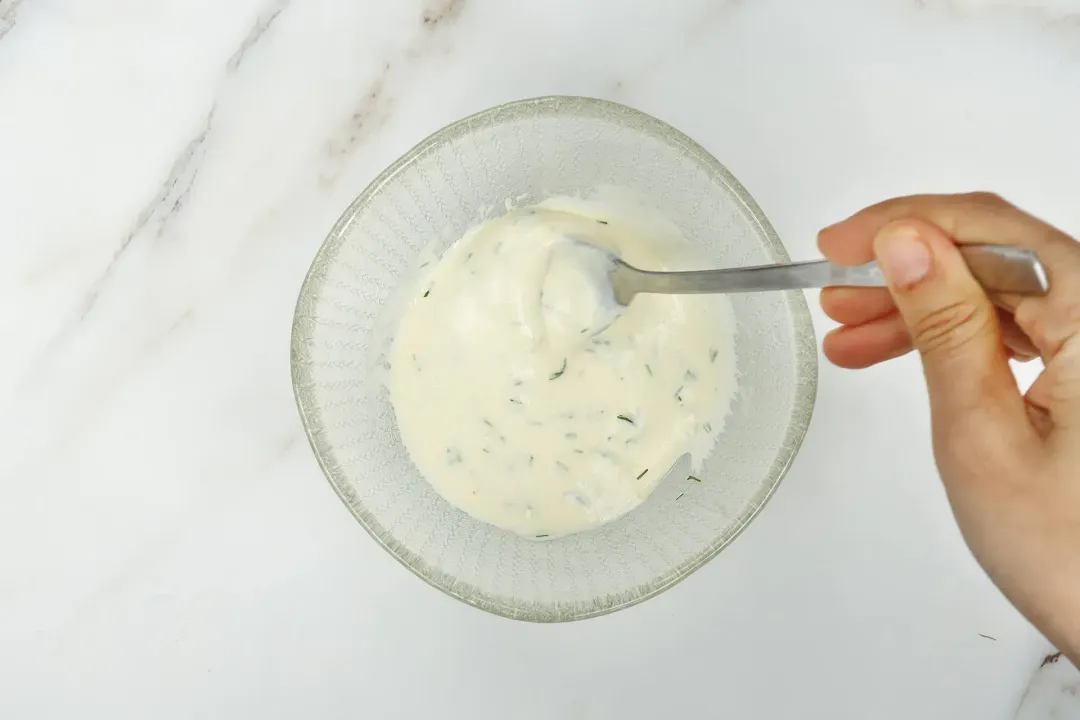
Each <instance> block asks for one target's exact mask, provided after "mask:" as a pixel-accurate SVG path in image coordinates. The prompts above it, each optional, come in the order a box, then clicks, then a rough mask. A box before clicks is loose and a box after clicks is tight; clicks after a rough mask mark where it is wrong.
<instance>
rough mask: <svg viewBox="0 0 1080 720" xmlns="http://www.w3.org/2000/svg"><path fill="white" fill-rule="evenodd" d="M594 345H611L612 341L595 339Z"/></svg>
mask: <svg viewBox="0 0 1080 720" xmlns="http://www.w3.org/2000/svg"><path fill="white" fill-rule="evenodd" d="M592 342H593V345H610V344H611V341H610V340H608V339H607V338H593V341H592Z"/></svg>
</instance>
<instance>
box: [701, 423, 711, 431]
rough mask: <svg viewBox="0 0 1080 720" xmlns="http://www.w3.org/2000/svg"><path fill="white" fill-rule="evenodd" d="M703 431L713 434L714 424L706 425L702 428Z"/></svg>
mask: <svg viewBox="0 0 1080 720" xmlns="http://www.w3.org/2000/svg"><path fill="white" fill-rule="evenodd" d="M701 429H702V430H704V431H705V432H707V433H711V432H712V424H711V423H704V424H703V425H702V426H701Z"/></svg>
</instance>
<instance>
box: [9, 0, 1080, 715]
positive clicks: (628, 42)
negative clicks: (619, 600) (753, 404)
mask: <svg viewBox="0 0 1080 720" xmlns="http://www.w3.org/2000/svg"><path fill="white" fill-rule="evenodd" d="M551 93H560V94H582V95H593V96H598V97H603V98H608V99H611V100H616V101H619V102H623V103H627V104H630V105H633V106H635V107H637V108H639V109H641V110H644V111H646V112H649V113H651V114H654V115H656V116H658V117H660V118H661V119H663V120H666V121H668V122H670V123H671V124H673V125H675V126H676V127H678V128H679V129H681V130H683V131H685V132H687V133H689V134H690V135H691V136H693V137H694V138H695V139H696V140H698V141H699V142H701V143H702V144H703V145H704V146H705V147H706V148H708V149H709V150H710V151H711V152H712V153H714V154H715V155H716V156H717V157H718V158H719V159H720V160H721V161H722V162H723V163H725V164H726V165H727V166H728V167H729V168H730V169H731V170H732V171H733V172H734V173H735V175H736V176H738V177H739V179H740V180H741V181H742V182H743V183H744V184H745V185H746V186H747V187H748V188H749V190H750V191H751V193H753V194H754V195H755V197H756V198H757V200H758V202H759V203H760V204H761V206H762V207H763V208H764V210H765V212H766V213H767V214H768V215H769V216H770V218H771V220H772V222H773V224H774V225H775V226H776V228H777V230H778V231H779V233H780V235H781V237H782V238H783V239H784V241H785V243H786V244H787V246H788V248H789V249H790V250H791V252H792V254H793V256H795V257H797V258H810V257H812V256H813V255H814V253H815V250H814V234H815V231H816V229H817V228H819V227H821V226H823V225H825V224H827V223H829V222H832V221H834V220H836V219H839V218H841V217H843V216H845V215H846V214H848V213H850V212H852V211H854V210H856V209H858V208H859V207H860V206H862V205H865V204H868V203H870V202H873V201H876V200H879V199H883V198H884V197H887V196H891V195H896V194H902V193H909V192H918V191H960V190H969V189H989V190H994V191H996V192H999V193H1001V194H1003V195H1005V196H1006V197H1008V198H1010V199H1012V200H1013V201H1015V202H1017V203H1019V204H1020V205H1022V206H1024V207H1026V208H1028V209H1029V210H1031V211H1033V212H1035V213H1037V214H1040V215H1042V216H1044V217H1046V218H1047V219H1049V220H1051V221H1052V222H1055V223H1056V224H1058V225H1060V226H1062V227H1063V228H1065V229H1067V230H1071V231H1072V232H1074V233H1076V232H1078V231H1080V202H1077V192H1078V188H1080V135H1078V133H1077V130H1076V128H1077V118H1078V117H1080V0H1058V1H1056V2H1055V1H1052V0H1042V1H1040V0H1028V1H1024V0H1013V1H1006V0H966V1H964V0H821V1H820V2H813V3H810V2H793V1H787V2H785V1H784V0H678V1H676V2H663V3H661V2H649V1H648V0H591V1H590V2H582V1H581V0H544V2H528V1H527V0H512V1H510V0H430V1H427V0H425V1H422V0H230V2H220V1H219V0H158V2H154V3H143V2H138V0H98V1H97V2H77V1H73V0H67V1H65V0H0V280H2V282H0V288H2V290H0V293H2V296H0V300H2V301H0V329H2V331H3V335H2V336H3V338H4V342H3V350H2V352H0V392H2V396H3V398H4V402H3V403H2V404H0V423H2V425H0V443H2V446H0V448H2V451H0V478H2V482H3V489H4V494H5V497H4V500H3V502H0V548H3V550H2V551H0V717H4V718H67V717H84V718H97V717H109V718H151V717H152V718H158V719H166V718H193V717H198V718H237V717H260V718H296V717H304V718H345V717H350V718H352V717H373V718H420V717H436V716H438V717H470V718H515V719H516V718H525V719H528V718H568V719H584V718H638V717H641V718H646V717H649V718H651V717H679V718H704V717H709V718H711V717H750V718H757V717H760V718H782V717H813V718H816V717H829V718H867V717H873V718H913V717H917V718H921V719H923V720H932V719H934V718H948V719H950V720H955V719H957V718H980V719H986V718H989V719H994V718H1001V719H1006V718H1012V717H1013V716H1014V715H1015V713H1016V712H1017V708H1018V707H1019V706H1020V703H1021V698H1022V697H1023V696H1024V694H1025V692H1026V688H1027V687H1028V684H1029V681H1030V680H1031V678H1032V676H1033V675H1034V674H1035V673H1036V671H1037V669H1038V668H1039V666H1040V664H1041V663H1042V661H1043V658H1044V657H1046V656H1047V654H1048V653H1050V652H1051V648H1050V647H1049V646H1048V645H1047V643H1046V641H1045V640H1043V639H1042V638H1041V637H1040V636H1039V635H1038V633H1037V632H1036V631H1035V630H1034V629H1033V628H1031V627H1030V626H1029V625H1028V624H1027V623H1026V622H1025V621H1024V620H1023V619H1022V618H1021V617H1020V616H1019V615H1018V614H1017V613H1016V612H1015V611H1014V610H1013V608H1012V607H1011V606H1010V605H1009V604H1008V603H1007V602H1006V601H1005V600H1004V599H1003V598H1002V597H1001V596H1000V595H999V594H998V593H997V591H996V589H995V588H994V587H993V586H992V585H991V584H990V582H989V581H988V580H987V579H986V577H985V576H984V575H983V573H982V572H981V571H980V569H979V568H978V567H977V566H976V564H975V562H974V561H973V560H972V559H971V557H970V556H969V554H968V552H967V550H966V549H965V547H964V544H963V542H962V541H961V539H960V537H959V534H958V532H957V531H956V529H955V527H954V525H953V523H952V520H951V516H950V513H949V509H948V507H947V506H946V503H945V500H944V497H943V492H942V490H941V487H940V485H939V482H938V480H937V479H936V475H935V472H934V468H933V461H932V458H931V454H930V446H929V432H928V422H927V414H926V407H925V406H926V401H925V397H924V395H923V393H922V390H921V379H920V375H919V368H918V365H917V363H916V362H914V361H913V360H911V359H906V360H902V361H899V362H895V363H892V364H890V365H888V366H886V367H881V368H878V369H875V370H871V371H866V372H860V373H848V372H843V371H840V370H837V369H835V368H832V367H830V366H828V365H827V364H823V365H822V369H821V379H820V388H819V394H818V401H817V409H816V414H815V418H814V421H813V424H812V426H811V429H810V432H809V434H808V436H807V439H806V443H805V445H804V448H803V450H802V452H801V453H800V455H799V457H798V459H797V461H796V462H795V465H794V467H793V468H792V470H791V472H790V474H789V476H788V477H787V479H786V480H785V482H784V484H783V485H782V487H781V489H780V491H779V492H778V494H777V495H776V497H775V498H774V499H773V500H772V502H771V503H770V505H769V506H768V507H767V508H766V510H765V512H764V513H763V514H762V515H761V516H760V517H759V519H758V520H756V521H755V522H754V523H753V525H752V526H751V527H750V528H749V530H748V531H747V532H746V533H744V534H743V535H742V536H741V537H740V538H739V539H738V541H737V542H735V543H734V545H732V546H731V547H730V548H729V549H728V550H726V551H725V552H724V553H722V554H721V555H720V556H719V557H718V558H717V559H716V560H714V561H713V562H711V563H710V564H708V565H707V566H706V567H705V568H703V569H702V570H700V571H698V572H697V573H696V574H694V575H693V576H692V577H690V578H689V579H688V580H686V581H685V582H683V583H682V584H680V585H679V586H677V587H676V588H674V589H672V590H670V591H668V592H666V593H664V594H662V595H660V596H659V597H657V598H655V599H652V600H650V601H648V602H646V603H644V604H642V605H640V606H637V607H633V608H631V609H628V610H625V611H622V612H618V613H615V614H613V615H609V616H606V617H603V618H598V619H594V620H589V621H585V622H581V623H574V624H570V625H559V626H537V625H529V624H522V623H515V622H512V621H508V620H504V619H501V618H497V617H494V616H490V615H487V614H484V613H482V612H479V611H477V610H474V609H472V608H470V607H467V606H465V605H463V604H461V603H459V602H457V601H455V600H452V599H450V598H449V597H447V596H445V595H443V594H441V593H439V592H437V591H435V590H433V589H431V588H429V587H428V586H426V585H425V584H424V583H423V582H421V581H420V580H418V579H417V578H415V577H414V576H413V575H411V574H410V573H409V572H408V571H407V570H405V569H404V568H403V567H401V566H400V565H398V564H397V563H396V562H395V561H394V560H393V559H392V558H391V557H390V556H389V555H387V554H386V553H385V552H383V551H382V550H381V549H380V548H379V547H378V546H377V545H376V544H375V543H374V542H372V540H371V539H370V538H369V537H368V536H367V534H366V533H365V532H364V531H363V530H362V529H361V527H360V526H359V525H358V524H357V523H356V522H355V521H354V520H353V518H352V517H351V516H350V515H349V513H348V512H347V511H346V510H345V508H344V507H343V506H342V505H341V503H340V502H339V501H338V500H337V498H336V497H335V495H334V493H333V491H332V490H331V488H330V486H329V485H328V483H327V482H326V481H325V480H324V479H323V477H322V475H321V473H320V471H319V469H318V467H317V465H316V463H315V461H314V459H313V457H312V454H311V452H310V450H309V448H308V445H307V443H306V442H305V441H304V438H303V433H302V430H301V426H300V421H299V418H298V416H297V412H296V409H295V406H294V403H293V398H292V391H291V387H290V382H289V367H288V364H289V356H288V342H289V332H290V323H291V316H292V310H293V304H294V302H295V299H296V294H297V291H298V289H299V286H300V282H301V279H302V277H303V275H304V273H305V271H306V269H307V266H308V263H309V261H310V259H311V258H312V256H313V255H314V253H315V250H316V248H317V247H318V246H319V244H320V243H321V242H322V240H323V238H324V236H325V234H326V232H327V230H328V229H329V228H330V226H331V225H332V223H333V222H334V220H335V219H336V218H337V216H338V214H339V213H340V212H341V211H342V209H343V208H344V207H345V206H346V205H347V204H348V202H349V201H350V200H351V199H352V198H353V197H354V196H355V195H356V194H357V193H358V192H359V191H360V190H361V189H362V188H363V187H364V185H365V184H366V183H367V182H368V181H369V180H371V179H372V178H373V177H374V176H375V175H376V174H377V173H378V172H379V171H380V170H381V169H382V168H383V167H384V166H385V165H387V164H388V163H389V162H390V161H392V160H393V159H394V158H395V157H397V156H398V155H400V154H401V153H402V152H403V151H405V150H406V149H407V148H409V147H410V146H411V145H413V144H414V143H415V142H417V141H418V140H420V139H421V138H422V137H424V136H425V135H427V134H428V133H430V132H432V131H434V130H435V129H437V128H438V127H440V126H442V125H444V124H445V123H447V122H449V121H452V120H454V119H456V118H458V117H460V116H462V115H465V114H468V113H470V112H473V111H477V110H480V109H483V108H485V107H487V106H490V105H493V104H496V103H500V102H503V101H508V100H512V99H517V98H521V97H527V96H534V95H542V94H551ZM815 322H816V324H817V327H818V330H819V332H820V331H824V330H825V329H826V328H827V327H828V322H827V321H826V320H825V319H824V318H823V316H822V315H821V314H820V313H819V312H816V311H815ZM1048 667H1050V668H1051V669H1053V672H1054V673H1055V675H1054V676H1053V677H1052V678H1050V679H1049V680H1046V681H1045V682H1040V683H1035V684H1033V685H1032V688H1033V689H1034V688H1036V687H1042V686H1052V687H1051V691H1054V692H1056V691H1055V690H1054V688H1058V689H1060V688H1066V689H1067V687H1069V683H1070V682H1074V681H1076V679H1077V677H1078V676H1075V675H1070V674H1068V673H1070V672H1072V673H1075V671H1074V670H1072V669H1071V668H1065V669H1064V670H1059V669H1058V668H1061V667H1062V665H1060V664H1059V663H1051V664H1050V665H1048ZM1044 675H1045V674H1044ZM1059 676H1060V677H1059ZM1040 677H1044V676H1040ZM1040 692H1042V691H1040ZM1047 702H1048V703H1049V702H1050V701H1047ZM1055 702H1056V701H1055ZM1062 702H1064V701H1062ZM1045 707H1047V708H1051V707H1052V706H1051V705H1050V704H1047V705H1045ZM1061 707H1064V705H1062V706H1061ZM1073 708H1074V710H1075V708H1076V706H1075V705H1074V706H1073ZM1050 712H1051V711H1050V710H1046V712H1045V713H1043V712H1042V711H1036V710H1031V711H1029V712H1028V714H1027V715H1025V716H1024V717H1025V718H1028V719H1030V718H1039V717H1051V715H1050V714H1049V713H1050ZM1077 716H1080V715H1077ZM1062 717H1064V716H1063V715H1062Z"/></svg>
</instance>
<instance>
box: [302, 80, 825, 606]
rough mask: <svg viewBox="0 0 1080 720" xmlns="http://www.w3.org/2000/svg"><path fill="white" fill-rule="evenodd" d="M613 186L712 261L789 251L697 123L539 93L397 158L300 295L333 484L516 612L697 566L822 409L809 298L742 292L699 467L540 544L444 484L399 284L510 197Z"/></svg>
mask: <svg viewBox="0 0 1080 720" xmlns="http://www.w3.org/2000/svg"><path fill="white" fill-rule="evenodd" d="M605 186H615V187H618V188H622V189H624V190H628V191H631V192H632V193H634V194H635V195H636V196H639V197H641V198H643V199H644V200H645V201H646V202H647V203H648V204H650V205H652V206H653V207H654V208H655V209H656V210H658V211H659V212H660V213H662V214H663V215H664V216H666V217H667V218H669V219H670V220H672V221H673V222H675V223H676V224H678V225H679V226H680V228H681V229H682V231H683V234H684V235H685V236H686V237H687V238H688V239H690V240H691V241H692V242H695V243H697V244H699V245H700V246H702V248H704V250H705V252H706V253H707V254H708V255H709V257H710V258H711V260H712V261H713V263H714V264H715V265H716V266H717V267H734V266H740V265H757V264H762V263H772V262H784V261H787V260H788V259H789V258H788V255H787V252H786V251H785V250H784V247H783V245H782V244H781V243H780V239H779V238H778V237H777V236H776V233H775V232H774V231H773V229H772V227H771V226H770V225H769V222H768V220H766V219H765V216H764V214H762V212H761V210H760V209H759V208H758V206H757V204H756V203H755V202H754V200H753V199H752V198H751V197H750V195H749V194H748V193H747V192H746V190H745V189H744V188H743V187H742V185H740V184H739V183H738V181H737V180H735V178H734V177H732V175H731V173H729V172H728V171H727V170H726V169H725V168H724V167H723V166H722V165H721V164H720V163H719V162H717V161H716V159H715V158H713V157H712V156H711V155H709V153H707V152H706V151H705V150H704V148H702V147H701V146H700V145H698V144H697V143H695V142H694V141H693V140H691V139H690V138H688V137H687V136H685V135H683V134H682V133H680V132H678V131H677V130H675V129H674V128H672V127H670V126H668V125H666V124H664V123H662V122H660V121H659V120H656V119H655V118H652V117H650V116H648V115H645V114H643V113H640V112H638V111H636V110H632V109H630V108H628V107H624V106H622V105H617V104H615V103H610V102H605V101H601V100H594V99H590V98H579V97H544V98H536V99H532V100H522V101H519V102H513V103H510V104H507V105H502V106H500V107H496V108H492V109H490V110H485V111H484V112H481V113H478V114H476V115H473V116H471V117H468V118H465V119H464V120H460V121H458V122H456V123H454V124H452V125H450V126H448V127H446V128H443V129H442V130H440V131H438V132H437V133H435V134H434V135H432V136H431V137H429V138H427V139H426V140H424V141H423V142H421V143H420V144H419V145H417V146H416V147H415V148H413V149H412V150H410V151H409V152H408V153H406V154H405V155H404V157H402V158H401V159H399V160H398V161H397V162H395V163H394V164H393V165H391V166H390V167H389V168H387V169H386V170H385V171H384V172H383V173H382V174H381V175H379V177H378V178H376V179H375V181H374V182H372V183H371V185H370V186H368V188H367V189H366V190H364V191H363V192H362V193H361V194H360V196H359V197H358V198H356V200H355V201H353V203H352V205H350V206H349V208H348V209H347V210H346V211H345V213H344V214H343V215H342V216H341V219H340V220H338V222H337V224H336V225H335V226H334V228H333V230H331V231H330V234H329V236H328V237H327V239H326V241H325V242H324V243H323V246H322V248H320V250H319V252H318V254H317V255H316V257H315V260H314V261H313V262H312V265H311V269H310V271H309V272H308V275H307V278H306V279H305V280H304V284H303V287H302V288H301V290H300V298H299V300H298V302H297V306H296V317H295V320H294V324H293V332H292V378H293V388H294V391H295V394H296V402H297V405H298V406H299V409H300V416H301V418H302V419H303V423H304V427H305V429H306V431H307V435H308V439H309V441H310V442H311V447H312V449H313V450H314V451H315V455H316V457H317V458H318V461H319V464H320V465H321V467H322V469H323V472H324V473H325V474H326V477H327V478H328V479H329V480H330V483H331V485H333V487H334V489H335V490H336V491H337V493H338V495H339V496H340V497H341V499H342V501H343V502H344V503H345V504H346V506H348V508H349V510H351V511H352V513H353V515H354V516H355V517H356V519H357V520H359V521H360V523H361V524H362V525H363V526H364V528H365V529H367V531H368V532H369V533H371V535H372V537H374V538H375V539H376V540H377V541H378V542H379V544H381V545H382V546H383V547H384V548H385V549H386V550H387V552H389V553H390V554H391V555H393V556H394V557H395V558H397V559H398V560H399V561H401V563H402V564H403V565H405V566H406V567H407V568H409V569H410V570H412V571H413V572H414V573H416V574H417V575H419V576H420V577H421V578H423V579H424V580H426V581H427V582H428V583H430V584H431V585H434V586H435V587H437V588H439V589H440V590H443V591H444V592H446V593H448V594H449V595H452V596H453V597H456V598H458V599H459V600H462V601H463V602H466V603H469V604H470V605H474V606H476V607H478V608H481V609H483V610H487V611H489V612H492V613H496V614H498V615H503V616H506V617H510V618H517V619H521V620H531V621H538V622H555V621H565V620H578V619H582V618H588V617H593V616H596V615H602V614H604V613H608V612H611V611H613V610H618V609H620V608H624V607H627V606H629V605H632V604H634V603H637V602H640V601H642V600H644V599H646V598H649V597H652V596H653V595H656V594H657V593H659V592H662V591H663V590H665V589H667V588H669V587H671V586H672V585H674V584H675V583H677V582H678V581H680V580H682V579H683V578H685V577H686V576H687V575H689V574H690V573H692V572H693V571H694V570H696V569H697V568H699V567H701V566H702V565H703V564H704V563H705V562H706V561H708V560H709V559H710V558H712V557H713V556H715V555H716V554H717V553H718V552H720V550H722V549H723V548H724V547H725V546H726V545H727V544H728V543H730V542H731V541H732V540H733V539H734V538H735V536H737V535H738V534H739V532H740V531H741V530H742V529H743V528H745V527H746V526H747V524H748V523H749V522H750V521H751V520H752V519H753V518H754V516H755V515H756V514H757V513H758V512H759V511H760V510H761V508H762V506H764V504H765V503H766V501H768V499H769V497H770V496H771V495H772V493H773V491H774V490H776V486H777V485H778V484H779V482H780V478H781V477H782V476H783V475H784V473H785V472H786V470H787V468H788V466H789V465H790V464H791V461H792V459H793V458H794V457H795V453H796V452H797V450H798V448H799V445H800V443H801V442H802V439H803V435H804V434H805V432H806V428H807V425H808V423H809V421H810V415H811V412H812V409H813V404H814V394H815V389H816V383H817V350H816V344H815V341H814V334H813V327H812V325H811V321H810V314H809V311H808V309H807V306H806V300H805V298H804V297H803V295H802V294H801V293H796V292H789V293H759V294H746V295H734V296H732V298H731V299H732V304H733V307H734V311H735V316H736V322H737V330H736V353H737V366H738V372H739V384H738V391H737V394H736V397H735V399H734V401H733V403H732V410H731V414H730V415H729V417H728V420H727V424H726V427H725V429H724V431H723V433H722V434H721V436H720V438H719V440H718V441H717V443H716V445H715V448H714V450H713V453H712V455H711V456H710V457H709V458H708V459H707V460H706V461H705V463H704V466H703V467H702V469H701V470H700V471H699V472H697V473H696V477H693V478H689V477H685V476H683V475H678V476H675V475H674V474H672V475H670V476H669V477H668V478H667V479H665V480H664V481H663V482H662V483H661V484H660V485H659V486H658V487H657V488H656V490H655V492H653V494H652V495H651V496H650V497H649V498H648V499H647V500H646V501H645V502H644V503H642V505H640V506H639V507H638V508H636V509H635V510H633V511H632V512H630V513H629V514H627V515H625V516H623V517H622V518H619V519H618V520H616V521H614V522H612V523H609V524H607V525H604V526H602V527H600V528H597V529H595V530H592V531H589V532H585V533H579V534H577V535H571V536H569V537H564V538H559V539H555V540H551V541H546V542H537V541H534V540H528V539H524V538H521V537H519V536H517V535H514V534H512V533H509V532H506V531H503V530H500V529H498V528H495V527H493V526H490V525H487V524H485V523H482V522H479V521H477V520H474V519H473V518H471V517H470V516H468V515H466V514H465V513H463V512H461V511H459V510H457V509H455V508H453V507H451V506H450V505H449V504H448V503H447V502H446V501H444V500H443V499H442V498H441V497H440V496H439V495H437V494H436V493H435V491H434V490H432V488H431V486H430V485H428V483H427V482H426V481H425V480H424V478H423V477H422V476H421V475H420V474H419V472H418V471H417V469H416V468H415V467H414V466H413V464H412V462H411V461H410V459H409V456H408V453H407V452H406V450H405V447H404V446H403V445H402V441H401V436H400V434H399V432H398V429H397V426H396V423H395V420H394V411H393V408H392V406H391V404H390V399H389V394H388V391H387V390H386V388H385V384H384V382H383V377H384V375H383V373H384V367H385V364H386V362H385V357H384V349H385V347H386V345H387V339H388V337H389V335H390V334H392V332H393V327H394V320H395V312H394V307H395V304H394V302H393V298H394V295H395V291H396V290H397V289H398V288H399V286H401V284H402V282H403V281H404V280H405V279H406V278H407V277H408V276H409V273H410V271H411V270H412V269H413V268H414V267H415V264H416V258H417V257H418V255H419V253H420V252H421V250H424V249H427V248H430V249H434V250H435V251H436V252H441V251H442V250H443V249H445V248H446V247H447V246H448V245H450V244H451V243H452V242H453V241H454V240H456V239H457V238H458V237H460V236H461V234H462V233H463V232H464V231H465V230H466V229H467V228H468V227H470V226H472V225H474V224H475V223H476V222H477V221H478V220H480V219H481V218H482V217H483V216H484V214H485V213H487V214H489V215H490V214H492V213H493V211H494V212H498V211H501V210H502V208H504V206H505V203H506V201H507V200H511V201H513V202H514V203H515V204H516V205H518V206H521V205H526V204H529V203H533V202H539V201H541V200H543V199H545V198H547V197H550V196H553V195H574V194H587V193H589V192H590V191H592V190H595V189H597V188H599V187H605Z"/></svg>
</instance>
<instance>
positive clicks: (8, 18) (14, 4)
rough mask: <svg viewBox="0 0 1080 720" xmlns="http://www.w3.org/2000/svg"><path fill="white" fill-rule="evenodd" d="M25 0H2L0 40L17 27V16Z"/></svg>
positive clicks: (0, 7) (0, 5)
mask: <svg viewBox="0 0 1080 720" xmlns="http://www.w3.org/2000/svg"><path fill="white" fill-rule="evenodd" d="M23 2H24V0H0V40H3V39H4V36H5V35H7V34H8V32H9V31H10V30H11V28H13V27H15V16H16V15H18V13H19V6H20V5H22V4H23Z"/></svg>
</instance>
